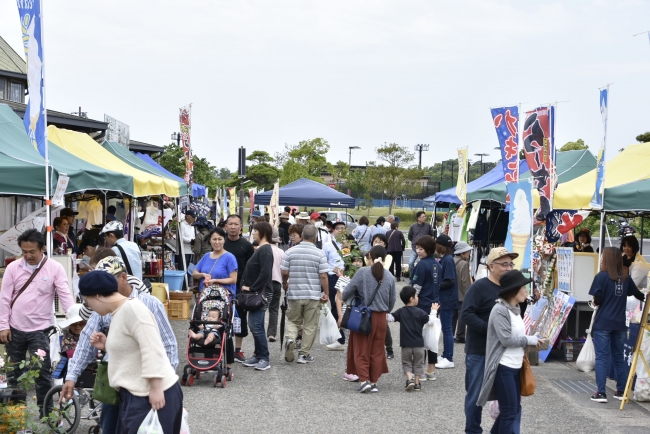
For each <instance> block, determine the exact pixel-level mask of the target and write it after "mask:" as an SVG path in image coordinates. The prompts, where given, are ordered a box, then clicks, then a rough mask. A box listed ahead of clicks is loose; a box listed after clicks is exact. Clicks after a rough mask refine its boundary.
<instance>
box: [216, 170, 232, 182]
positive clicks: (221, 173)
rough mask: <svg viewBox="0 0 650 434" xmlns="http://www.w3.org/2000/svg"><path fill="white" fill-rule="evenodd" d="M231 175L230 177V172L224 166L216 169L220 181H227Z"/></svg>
mask: <svg viewBox="0 0 650 434" xmlns="http://www.w3.org/2000/svg"><path fill="white" fill-rule="evenodd" d="M231 177H232V172H231V171H230V169H228V168H226V167H222V168H221V169H219V170H218V171H217V178H219V180H220V181H221V182H224V181H227V180H229V179H230V178H231Z"/></svg>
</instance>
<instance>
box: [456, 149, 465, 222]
mask: <svg viewBox="0 0 650 434" xmlns="http://www.w3.org/2000/svg"><path fill="white" fill-rule="evenodd" d="M456 196H458V199H460V202H461V204H460V207H459V208H458V216H460V217H462V216H463V215H464V214H465V209H466V208H467V148H461V149H459V150H458V181H456Z"/></svg>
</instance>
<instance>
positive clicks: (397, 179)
mask: <svg viewBox="0 0 650 434" xmlns="http://www.w3.org/2000/svg"><path fill="white" fill-rule="evenodd" d="M375 152H377V159H378V160H380V161H383V162H384V163H386V164H379V165H377V164H375V163H374V162H372V163H369V164H368V166H367V168H366V172H367V177H368V180H369V183H370V189H371V191H374V192H378V193H379V192H383V193H384V194H385V195H386V196H387V197H388V198H389V199H391V203H390V205H389V207H388V212H389V213H392V212H393V201H394V200H395V199H396V198H397V197H398V195H401V194H406V195H412V194H417V193H420V192H421V191H422V185H421V184H420V180H421V179H422V176H424V171H423V170H421V169H418V168H417V166H415V165H412V164H411V163H412V162H413V160H414V159H415V155H414V154H413V153H412V152H410V151H409V150H408V149H407V148H406V147H405V146H400V145H398V144H397V143H390V144H388V143H385V144H383V145H381V146H379V147H378V148H376V149H375Z"/></svg>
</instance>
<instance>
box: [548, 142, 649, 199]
mask: <svg viewBox="0 0 650 434" xmlns="http://www.w3.org/2000/svg"><path fill="white" fill-rule="evenodd" d="M649 178H650V143H637V144H634V145H629V146H628V147H627V148H625V150H623V152H621V153H620V154H618V155H617V156H616V157H615V158H613V159H612V160H610V161H609V162H608V163H606V164H605V200H607V190H608V189H610V188H612V187H617V186H620V185H624V184H629V183H632V182H636V181H641V180H644V179H649ZM595 186H596V169H594V170H592V171H590V172H587V173H585V174H584V175H582V176H580V177H578V178H576V179H574V180H572V181H569V182H565V183H564V184H560V185H559V186H558V188H557V190H555V194H554V195H553V208H555V209H591V207H590V206H589V202H590V201H591V197H592V196H593V194H594V188H595Z"/></svg>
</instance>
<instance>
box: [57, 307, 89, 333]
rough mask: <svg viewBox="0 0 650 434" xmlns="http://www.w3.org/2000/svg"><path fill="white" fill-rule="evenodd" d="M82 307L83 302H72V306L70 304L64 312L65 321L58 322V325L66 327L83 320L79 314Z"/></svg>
mask: <svg viewBox="0 0 650 434" xmlns="http://www.w3.org/2000/svg"><path fill="white" fill-rule="evenodd" d="M82 307H83V304H81V303H77V304H73V305H72V306H70V308H69V309H68V312H67V313H66V314H65V321H63V322H62V323H60V324H59V327H61V328H62V329H67V328H68V327H70V326H71V325H72V324H74V323H77V322H81V321H85V320H84V319H83V318H82V317H81V316H80V315H79V311H80V310H81V308H82Z"/></svg>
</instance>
